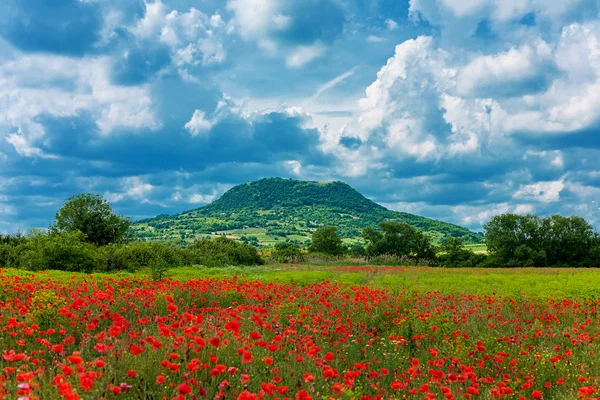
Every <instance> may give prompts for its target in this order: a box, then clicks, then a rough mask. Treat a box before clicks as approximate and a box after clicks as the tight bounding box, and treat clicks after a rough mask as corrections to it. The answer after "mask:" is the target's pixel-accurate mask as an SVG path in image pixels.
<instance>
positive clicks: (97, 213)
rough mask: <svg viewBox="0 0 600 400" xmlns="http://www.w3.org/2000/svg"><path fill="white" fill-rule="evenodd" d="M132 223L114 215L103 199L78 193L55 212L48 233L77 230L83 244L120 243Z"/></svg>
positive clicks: (98, 196) (102, 244)
mask: <svg viewBox="0 0 600 400" xmlns="http://www.w3.org/2000/svg"><path fill="white" fill-rule="evenodd" d="M130 226H131V221H130V220H129V219H127V218H123V217H120V216H118V215H116V214H115V213H114V212H113V210H112V208H111V206H110V204H108V202H107V201H106V200H105V199H103V198H102V196H100V195H98V194H93V193H80V194H77V195H74V196H71V197H69V198H68V199H67V201H66V202H65V204H64V205H63V206H62V207H61V208H60V210H58V212H57V213H56V217H55V221H54V224H53V225H52V226H51V227H50V230H51V232H55V233H56V232H75V231H80V232H82V233H83V234H84V235H85V238H84V241H86V242H89V243H94V244H96V245H99V246H104V245H107V244H109V243H117V242H121V241H123V239H124V238H125V235H126V234H127V231H128V230H129V227H130Z"/></svg>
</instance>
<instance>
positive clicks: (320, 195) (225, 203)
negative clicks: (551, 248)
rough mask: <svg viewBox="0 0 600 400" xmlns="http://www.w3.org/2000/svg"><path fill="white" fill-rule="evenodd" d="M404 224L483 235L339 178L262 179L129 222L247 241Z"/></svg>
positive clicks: (442, 233) (439, 234)
mask: <svg viewBox="0 0 600 400" xmlns="http://www.w3.org/2000/svg"><path fill="white" fill-rule="evenodd" d="M385 220H391V221H400V222H406V223H408V224H410V225H413V226H415V227H416V228H418V229H420V230H422V231H424V232H426V233H428V234H429V235H431V237H432V238H433V239H434V241H436V242H439V241H441V240H443V239H444V238H448V237H461V238H463V240H464V241H465V242H466V243H481V242H483V236H482V235H481V234H480V233H475V232H471V231H469V230H468V229H466V228H463V227H460V226H458V225H453V224H449V223H446V222H442V221H438V220H434V219H429V218H425V217H420V216H418V215H414V214H409V213H405V212H397V211H391V210H388V209H387V208H385V207H382V206H380V205H379V204H377V203H375V202H373V201H371V200H369V199H367V198H366V197H364V196H363V195H362V194H360V193H359V192H357V191H356V190H354V189H353V188H352V187H350V186H349V185H347V184H345V183H343V182H309V181H298V180H292V179H281V178H267V179H261V180H259V181H254V182H249V183H245V184H242V185H238V186H235V187H233V188H231V189H230V190H229V191H227V192H226V193H225V194H223V196H222V197H221V198H220V199H218V200H216V201H214V202H212V203H211V204H208V205H206V206H204V207H201V208H197V209H194V210H190V211H186V212H183V213H181V214H176V215H159V216H157V217H155V218H149V219H144V220H140V221H137V222H135V224H134V226H133V231H134V233H135V234H136V235H137V236H138V237H141V238H148V239H166V238H169V239H177V238H182V239H185V240H190V239H193V238H194V237H198V236H203V235H227V236H231V237H235V238H239V239H240V240H244V241H246V242H250V243H252V244H258V245H264V246H270V245H273V244H274V243H276V242H278V241H286V240H289V241H293V242H297V243H299V244H303V243H306V242H307V241H308V240H310V236H311V234H312V231H314V230H315V229H316V228H319V227H321V226H328V225H333V226H336V227H337V228H338V233H339V234H340V235H341V236H343V237H344V238H346V240H347V241H352V240H356V239H357V238H358V237H360V233H361V230H362V229H363V228H365V227H367V226H375V225H377V224H378V223H379V222H381V221H385Z"/></svg>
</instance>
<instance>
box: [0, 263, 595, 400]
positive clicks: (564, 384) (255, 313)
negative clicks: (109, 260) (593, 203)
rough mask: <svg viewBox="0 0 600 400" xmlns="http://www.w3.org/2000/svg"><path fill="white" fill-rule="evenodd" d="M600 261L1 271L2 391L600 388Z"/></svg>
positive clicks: (400, 392) (334, 395) (120, 393)
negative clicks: (163, 275)
mask: <svg viewBox="0 0 600 400" xmlns="http://www.w3.org/2000/svg"><path fill="white" fill-rule="evenodd" d="M599 272H600V271H598V270H594V269H502V270H500V269H497V270H495V269H485V270H484V269H433V268H419V267H381V266H378V267H370V266H291V265H271V266H261V267H246V268H233V267H229V268H193V267H186V268H176V269H172V270H170V271H169V273H170V277H169V278H167V279H164V280H162V281H153V280H152V279H151V278H150V275H149V273H148V274H147V273H144V272H141V273H138V274H130V273H115V274H82V273H70V272H64V271H43V272H36V273H33V272H26V271H22V270H14V269H3V270H1V272H0V281H1V290H0V326H2V330H1V331H0V343H2V353H3V354H2V359H1V360H0V364H1V365H0V367H1V371H2V375H0V385H1V386H0V393H1V394H0V398H6V399H12V398H20V399H30V400H33V399H53V398H64V399H97V398H103V399H113V398H115V399H116V398H125V399H201V398H211V399H213V398H215V399H354V398H360V399H403V398H407V399H408V398H415V399H458V398H476V399H493V398H504V399H521V398H524V399H540V398H543V399H594V398H597V397H596V396H597V394H596V393H597V391H598V380H599V378H600V365H599V364H598V363H597V362H596V361H595V359H596V354H597V352H598V350H599V349H598V344H597V339H598V337H599V336H600V323H599V320H598V315H597V308H598V307H599V306H600V301H599V300H598V299H597V297H598V289H599V288H600V274H599Z"/></svg>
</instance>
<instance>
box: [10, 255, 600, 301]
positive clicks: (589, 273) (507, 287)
mask: <svg viewBox="0 0 600 400" xmlns="http://www.w3.org/2000/svg"><path fill="white" fill-rule="evenodd" d="M332 264H334V265H328V266H318V265H269V266H261V267H226V268H204V267H181V268H174V269H171V270H170V271H169V273H168V276H169V277H170V278H171V279H174V280H189V279H199V278H233V277H236V278H237V279H240V280H250V281H252V280H256V281H259V282H262V283H269V282H280V283H296V284H299V285H307V284H313V283H320V282H324V281H333V282H339V283H344V284H351V285H370V286H373V287H378V288H386V289H388V290H391V291H394V290H400V289H403V290H410V291H417V292H430V291H439V292H441V293H444V294H452V293H460V294H500V295H505V296H528V297H532V298H540V299H549V298H555V299H561V298H579V299H597V298H598V299H600V269H594V268H502V269H500V268H490V269H484V268H472V269H460V268H456V269H445V268H430V267H382V266H366V265H364V266H362V265H360V266H346V265H335V263H332ZM3 273H4V274H5V275H20V276H22V275H28V276H30V275H34V276H36V277H38V278H44V279H45V278H57V279H72V278H80V277H82V276H87V275H82V274H77V273H70V272H64V271H44V272H37V273H33V272H28V271H22V270H14V269H6V270H4V272H3ZM91 276H95V277H99V278H103V277H115V276H118V277H131V276H134V275H133V274H130V273H127V272H121V273H117V274H92V275H91ZM135 276H138V277H149V276H150V273H149V272H148V271H141V272H138V273H136V274H135Z"/></svg>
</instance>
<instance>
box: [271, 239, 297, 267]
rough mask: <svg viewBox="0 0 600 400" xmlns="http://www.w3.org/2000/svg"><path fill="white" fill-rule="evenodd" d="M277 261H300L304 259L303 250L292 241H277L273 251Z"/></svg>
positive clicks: (272, 254)
mask: <svg viewBox="0 0 600 400" xmlns="http://www.w3.org/2000/svg"><path fill="white" fill-rule="evenodd" d="M271 256H272V257H273V258H274V259H275V261H277V262H280V263H291V264H295V263H299V262H301V261H302V259H303V257H302V252H301V251H300V249H299V248H297V247H296V246H294V245H293V244H292V243H277V244H276V245H275V249H274V250H273V252H272V253H271Z"/></svg>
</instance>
